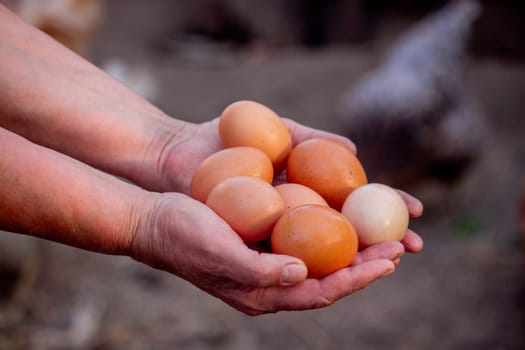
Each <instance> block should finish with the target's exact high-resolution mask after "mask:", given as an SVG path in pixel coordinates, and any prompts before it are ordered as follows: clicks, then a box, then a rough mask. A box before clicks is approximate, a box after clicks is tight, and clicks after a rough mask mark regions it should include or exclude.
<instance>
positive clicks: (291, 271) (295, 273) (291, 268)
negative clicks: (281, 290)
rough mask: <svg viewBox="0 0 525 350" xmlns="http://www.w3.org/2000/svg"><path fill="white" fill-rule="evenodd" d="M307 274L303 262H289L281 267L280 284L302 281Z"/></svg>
mask: <svg viewBox="0 0 525 350" xmlns="http://www.w3.org/2000/svg"><path fill="white" fill-rule="evenodd" d="M307 274H308V270H307V269H306V266H304V265H303V264H296V263H293V264H290V265H286V266H285V267H284V268H283V272H282V275H281V284H282V285H290V284H296V283H298V282H301V281H303V280H304V279H305V278H306V275H307Z"/></svg>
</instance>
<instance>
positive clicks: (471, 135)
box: [340, 0, 485, 187]
mask: <svg viewBox="0 0 525 350" xmlns="http://www.w3.org/2000/svg"><path fill="white" fill-rule="evenodd" d="M479 12H480V7H479V4H478V3H477V2H475V1H468V0H465V1H456V2H452V3H450V4H449V5H448V6H446V7H445V8H444V9H442V10H441V11H439V12H437V13H436V14H433V15H431V16H430V17H428V18H427V19H425V20H423V21H422V22H421V23H419V24H417V25H416V26H415V27H414V28H412V29H411V30H409V31H408V32H407V33H406V34H404V35H402V37H401V38H400V39H399V41H398V42H397V44H395V45H394V46H393V48H392V49H391V50H390V53H389V55H388V56H387V58H386V61H385V63H384V64H383V65H382V66H381V67H379V68H377V69H376V70H375V71H373V72H371V73H370V74H368V75H366V76H365V77H364V79H362V80H361V81H360V82H358V83H357V84H356V85H355V86H354V87H353V88H352V89H351V90H350V91H349V92H348V93H347V94H345V96H344V97H343V103H342V109H341V111H340V112H341V113H340V117H341V120H342V122H343V125H344V128H345V131H344V132H345V133H346V135H347V136H349V137H350V138H351V139H352V140H354V141H355V142H356V144H357V146H358V150H359V157H360V159H361V160H362V162H363V164H364V166H365V168H366V169H367V172H368V175H369V177H370V180H372V181H380V182H384V183H388V184H391V185H393V186H398V187H406V186H407V185H408V184H413V183H416V182H418V181H420V180H423V179H427V178H429V177H430V178H434V179H438V180H439V181H443V182H445V183H452V182H454V181H455V180H457V179H458V178H459V176H460V175H461V174H462V173H463V171H464V170H465V169H466V168H467V167H468V165H469V164H470V163H471V162H472V161H473V160H474V159H475V158H476V155H477V154H478V153H479V152H480V145H481V142H482V141H483V140H482V139H483V137H484V136H483V135H484V132H485V126H484V125H485V124H484V122H483V120H484V118H483V115H482V113H481V111H480V110H479V109H478V107H477V104H476V102H475V100H474V98H473V97H472V96H471V95H470V94H469V92H468V88H467V87H466V86H465V83H464V66H465V60H466V43H467V40H468V36H469V33H470V29H471V26H472V23H473V21H474V20H475V19H476V17H477V16H478V14H479Z"/></svg>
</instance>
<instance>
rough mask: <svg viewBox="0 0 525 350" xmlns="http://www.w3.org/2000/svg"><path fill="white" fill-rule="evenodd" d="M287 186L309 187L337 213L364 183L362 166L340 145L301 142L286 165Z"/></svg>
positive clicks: (319, 140)
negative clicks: (289, 184)
mask: <svg viewBox="0 0 525 350" xmlns="http://www.w3.org/2000/svg"><path fill="white" fill-rule="evenodd" d="M286 176H287V178H288V181H289V182H294V183H299V184H302V185H305V186H307V187H310V188H311V189H312V190H314V191H316V192H317V193H319V194H320V195H321V196H322V197H323V198H324V199H325V200H326V201H327V202H328V204H329V205H330V206H331V207H332V208H334V209H337V210H340V209H341V207H342V205H343V202H344V201H345V199H346V197H348V195H349V194H350V193H351V192H352V191H353V190H354V189H356V188H357V187H359V186H362V185H364V184H366V183H367V182H368V180H367V178H366V174H365V170H364V169H363V166H362V165H361V163H360V162H359V160H358V159H357V157H356V156H355V155H354V154H353V153H352V152H351V151H350V150H349V149H348V148H346V147H345V146H344V145H342V144H340V143H338V142H336V141H332V140H328V139H321V138H314V139H309V140H306V141H303V142H301V143H300V144H298V145H297V146H295V148H294V149H293V150H292V152H291V153H290V156H289V157H288V162H287V165H286Z"/></svg>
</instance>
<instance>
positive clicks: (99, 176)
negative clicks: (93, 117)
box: [0, 128, 156, 254]
mask: <svg viewBox="0 0 525 350" xmlns="http://www.w3.org/2000/svg"><path fill="white" fill-rule="evenodd" d="M0 154H2V157H0V229H4V230H7V231H12V232H19V233H25V234H29V235H33V236H37V237H42V238H45V239H49V240H53V241H57V242H61V243H64V244H68V245H72V246H76V247H80V248H84V249H89V250H93V251H97V252H102V253H111V254H127V253H128V251H129V247H130V245H131V243H132V241H133V238H134V235H135V233H136V231H137V228H138V227H139V223H140V222H141V220H144V218H145V217H148V215H149V214H148V213H150V212H151V210H152V209H151V208H152V207H153V203H154V201H155V198H156V195H155V194H154V193H151V192H146V191H144V190H141V189H139V188H138V187H136V186H134V185H131V184H128V183H125V182H123V181H120V180H118V179H117V178H114V177H113V176H111V175H108V174H105V173H102V172H100V171H98V170H96V169H93V168H91V167H89V166H88V165H86V164H84V163H81V162H78V161H76V160H75V159H72V158H69V157H67V156H64V155H62V154H60V153H57V152H55V151H53V150H50V149H48V148H45V147H41V146H38V145H35V144H33V143H31V142H30V141H28V140H26V139H24V138H22V137H20V136H18V135H16V134H14V133H12V132H9V131H7V130H5V129H2V128H0Z"/></svg>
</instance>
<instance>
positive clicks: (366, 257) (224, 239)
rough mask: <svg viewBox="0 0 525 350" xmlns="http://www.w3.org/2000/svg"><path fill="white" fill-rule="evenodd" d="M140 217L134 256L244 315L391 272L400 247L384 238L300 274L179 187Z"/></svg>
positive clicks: (290, 305) (305, 303)
mask: <svg viewBox="0 0 525 350" xmlns="http://www.w3.org/2000/svg"><path fill="white" fill-rule="evenodd" d="M145 218H146V219H144V220H142V221H141V224H140V226H139V228H138V229H137V232H136V235H135V239H134V241H133V244H132V247H131V252H130V254H131V256H132V257H133V258H134V259H136V260H138V261H141V262H144V263H146V264H149V265H151V266H153V267H155V268H158V269H162V270H165V271H168V272H170V273H173V274H175V275H177V276H180V277H182V278H184V279H186V280H187V281H189V282H191V283H192V284H194V285H195V286H197V287H198V288H200V289H202V290H204V291H206V292H208V293H209V294H211V295H214V296H216V297H217V298H219V299H221V300H223V301H224V302H226V303H227V304H229V305H231V306H233V307H234V308H236V309H238V310H240V311H242V312H244V313H246V314H249V315H258V314H263V313H269V312H277V311H280V310H305V309H313V308H320V307H325V306H328V305H331V304H333V303H334V302H335V301H337V300H338V299H340V298H342V297H344V296H346V295H349V294H351V293H353V292H355V291H357V290H360V289H362V288H364V287H366V286H367V285H369V284H370V283H372V282H373V281H375V280H377V279H379V278H381V277H382V276H386V275H388V274H390V273H391V272H393V271H394V269H395V264H394V263H393V261H396V260H397V259H398V258H399V257H400V256H401V255H402V254H403V253H404V251H405V249H404V247H403V245H402V244H401V243H400V242H393V241H388V242H383V243H380V244H376V245H374V246H371V247H369V248H367V249H365V250H363V251H361V252H359V253H358V255H357V257H356V259H355V261H354V263H353V264H352V266H350V267H347V268H344V269H341V270H339V271H337V272H335V273H332V274H330V275H328V276H326V277H324V278H322V279H307V278H306V275H307V269H306V267H305V266H304V264H303V263H302V262H301V261H300V260H299V259H296V258H293V257H290V256H285V255H278V254H271V253H263V252H258V251H255V250H252V249H250V248H249V247H248V246H247V245H246V244H244V242H243V241H242V240H241V239H240V238H239V236H238V235H237V234H236V233H235V232H234V231H233V230H232V229H231V228H230V226H228V224H227V223H226V222H224V221H223V220H221V219H220V218H219V217H218V216H216V215H215V214H214V213H213V212H212V211H211V210H210V209H209V208H208V207H207V206H205V205H204V204H202V203H200V202H198V201H195V200H193V199H191V198H189V197H188V196H186V195H184V194H179V193H164V194H160V195H157V198H156V200H155V204H154V205H152V206H151V209H150V210H149V214H148V215H147V216H145Z"/></svg>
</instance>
